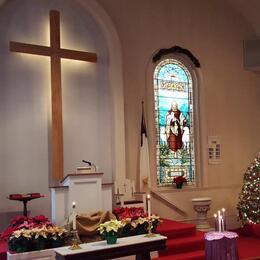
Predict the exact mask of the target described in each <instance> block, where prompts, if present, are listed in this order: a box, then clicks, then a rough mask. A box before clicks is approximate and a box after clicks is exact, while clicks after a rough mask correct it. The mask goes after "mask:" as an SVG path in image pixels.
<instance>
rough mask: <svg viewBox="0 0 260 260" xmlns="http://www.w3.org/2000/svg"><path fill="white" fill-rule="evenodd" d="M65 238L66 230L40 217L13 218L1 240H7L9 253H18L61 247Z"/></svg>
mask: <svg viewBox="0 0 260 260" xmlns="http://www.w3.org/2000/svg"><path fill="white" fill-rule="evenodd" d="M66 236H67V230H65V229H64V228H61V227H58V226H56V225H53V224H52V223H51V222H50V221H49V219H48V218H46V217H45V216H43V215H40V216H35V217H24V216H18V217H16V218H14V219H13V220H12V221H11V224H10V226H9V227H8V228H7V229H6V231H5V232H4V233H3V234H2V236H1V238H2V239H5V240H8V248H9V250H10V251H15V252H17V253H20V252H27V251H32V250H41V249H47V248H53V247H58V246H63V245H64V242H65V237H66Z"/></svg>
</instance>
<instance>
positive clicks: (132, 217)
mask: <svg viewBox="0 0 260 260" xmlns="http://www.w3.org/2000/svg"><path fill="white" fill-rule="evenodd" d="M113 213H114V215H115V216H116V218H117V219H118V220H120V221H121V222H122V223H123V226H124V227H123V229H122V236H129V235H139V234H144V233H147V232H148V226H149V222H151V224H152V231H153V232H155V231H156V228H157V226H158V225H159V224H160V222H161V220H160V217H159V216H156V215H151V217H150V219H149V218H148V215H147V213H146V212H144V209H143V208H142V207H130V208H128V207H120V208H116V209H114V211H113Z"/></svg>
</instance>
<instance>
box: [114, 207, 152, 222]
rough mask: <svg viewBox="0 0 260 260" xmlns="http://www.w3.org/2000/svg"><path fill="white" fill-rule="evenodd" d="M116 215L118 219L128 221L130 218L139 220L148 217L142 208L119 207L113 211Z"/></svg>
mask: <svg viewBox="0 0 260 260" xmlns="http://www.w3.org/2000/svg"><path fill="white" fill-rule="evenodd" d="M113 213H114V215H115V216H116V218H117V219H119V220H122V219H127V218H130V219H131V220H133V219H137V218H145V217H147V213H146V212H144V209H143V208H142V207H130V208H128V207H119V208H115V209H114V211H113Z"/></svg>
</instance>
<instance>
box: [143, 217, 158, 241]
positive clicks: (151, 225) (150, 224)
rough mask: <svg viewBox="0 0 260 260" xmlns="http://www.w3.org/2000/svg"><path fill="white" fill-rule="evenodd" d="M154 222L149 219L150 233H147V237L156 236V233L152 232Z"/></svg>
mask: <svg viewBox="0 0 260 260" xmlns="http://www.w3.org/2000/svg"><path fill="white" fill-rule="evenodd" d="M152 227H153V223H152V220H151V219H149V220H148V228H147V229H148V233H147V234H146V235H145V237H156V234H154V233H153V232H152Z"/></svg>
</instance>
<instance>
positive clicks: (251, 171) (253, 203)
mask: <svg viewBox="0 0 260 260" xmlns="http://www.w3.org/2000/svg"><path fill="white" fill-rule="evenodd" d="M237 209H238V211H239V219H240V220H241V221H242V224H245V223H253V224H259V223H260V151H259V152H258V154H257V156H256V158H255V159H254V161H253V162H252V164H251V166H249V167H248V168H247V170H246V173H245V175H244V183H243V188H242V191H241V192H240V194H239V202H238V204H237Z"/></svg>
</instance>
